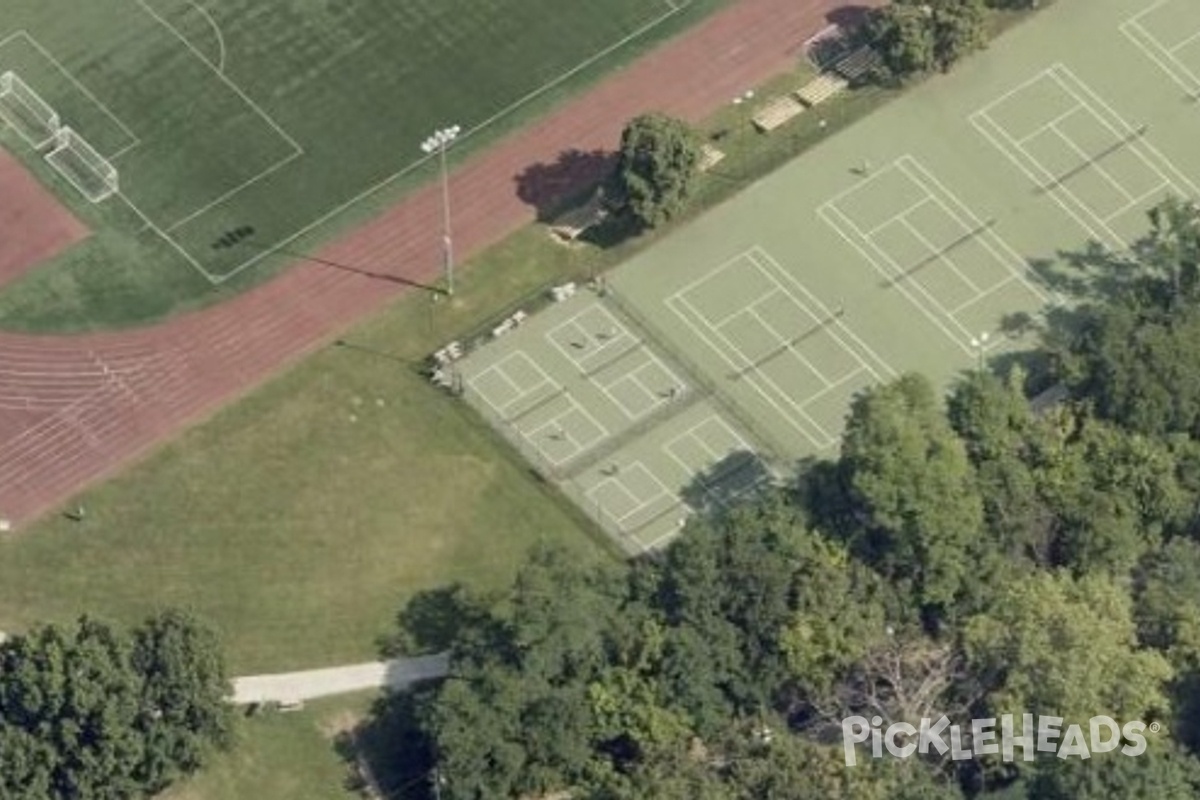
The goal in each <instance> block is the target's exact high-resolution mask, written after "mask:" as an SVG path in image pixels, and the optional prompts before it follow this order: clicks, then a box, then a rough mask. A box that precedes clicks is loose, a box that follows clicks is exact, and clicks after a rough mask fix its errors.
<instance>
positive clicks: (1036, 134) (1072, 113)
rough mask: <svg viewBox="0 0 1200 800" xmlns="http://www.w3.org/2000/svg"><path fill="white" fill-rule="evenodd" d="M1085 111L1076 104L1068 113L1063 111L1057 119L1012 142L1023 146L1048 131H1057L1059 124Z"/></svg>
mask: <svg viewBox="0 0 1200 800" xmlns="http://www.w3.org/2000/svg"><path fill="white" fill-rule="evenodd" d="M1086 110H1087V106H1085V105H1081V104H1076V105H1074V106H1072V107H1071V109H1070V110H1069V111H1064V112H1063V113H1062V114H1059V115H1058V116H1057V117H1055V118H1054V119H1052V120H1050V121H1049V122H1047V123H1046V124H1044V125H1039V126H1038V127H1036V128H1034V129H1033V132H1032V133H1027V134H1025V135H1024V136H1022V137H1021V138H1020V139H1016V138H1014V139H1013V141H1015V142H1017V143H1018V144H1022V145H1023V144H1025V143H1026V142H1028V141H1030V140H1031V139H1036V138H1037V137H1039V136H1041V135H1042V134H1043V133H1045V132H1046V131H1050V130H1053V131H1058V126H1059V125H1060V124H1061V123H1063V122H1066V121H1067V120H1068V119H1070V118H1071V117H1073V116H1075V115H1076V114H1078V113H1079V112H1080V111H1086ZM1010 136H1011V134H1010Z"/></svg>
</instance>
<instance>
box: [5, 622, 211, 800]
mask: <svg viewBox="0 0 1200 800" xmlns="http://www.w3.org/2000/svg"><path fill="white" fill-rule="evenodd" d="M228 692H229V687H228V685H227V681H226V678H225V668H224V663H223V660H222V656H221V653H220V649H219V647H218V644H217V641H216V638H215V636H214V635H213V634H212V633H211V632H210V631H208V630H207V629H206V628H204V627H203V626H201V625H200V624H198V623H197V622H196V621H195V620H193V619H191V618H189V617H188V616H186V615H183V614H181V613H178V612H165V613H163V614H160V615H158V616H155V617H153V618H151V619H149V620H147V621H146V622H145V623H144V624H143V625H141V626H139V627H137V628H135V629H133V631H131V632H129V631H123V630H120V629H117V628H115V627H113V626H110V625H108V624H105V623H103V622H100V621H98V620H95V619H92V618H88V617H83V618H81V619H80V620H79V621H78V622H77V623H75V624H74V625H71V626H58V625H45V626H42V627H39V628H35V629H33V630H31V631H29V632H27V633H24V634H19V635H16V636H13V637H12V638H10V639H8V640H6V641H5V642H3V643H2V644H0V763H2V764H3V765H4V769H2V770H0V797H4V798H9V797H11V798H23V799H24V798H29V800H55V799H56V798H64V799H65V798H101V799H102V798H114V800H115V799H117V798H122V799H123V798H136V797H148V796H150V795H152V794H155V793H157V792H159V791H161V790H163V789H164V788H166V787H167V786H168V785H170V784H171V783H172V782H173V781H174V780H176V779H177V778H179V777H181V776H183V775H186V774H189V773H191V772H194V771H195V770H196V769H198V768H199V767H200V766H202V765H203V764H204V763H206V761H207V759H208V756H209V755H210V754H211V752H212V751H213V750H214V749H215V748H219V747H222V746H225V745H227V744H228V743H229V737H230V730H231V729H230V721H231V720H230V712H229V709H228V708H227V706H226V697H227V695H228Z"/></svg>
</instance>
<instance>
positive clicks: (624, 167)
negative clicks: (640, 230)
mask: <svg viewBox="0 0 1200 800" xmlns="http://www.w3.org/2000/svg"><path fill="white" fill-rule="evenodd" d="M701 145H702V141H701V138H700V135H699V134H698V133H697V132H696V131H695V130H694V129H693V128H692V127H691V126H690V125H688V124H687V123H686V122H684V121H682V120H679V119H675V118H674V117H669V116H667V115H665V114H657V113H651V114H642V115H641V116H639V117H635V118H634V119H632V120H631V121H630V122H629V124H628V125H626V126H625V130H624V132H622V134H621V148H620V154H619V155H620V162H619V164H618V167H617V185H618V189H619V192H620V193H621V195H623V197H624V199H625V200H626V201H627V202H628V204H629V210H630V212H631V213H632V214H633V217H634V219H635V220H636V221H637V222H638V223H639V224H641V225H643V226H645V227H647V228H653V227H656V226H658V225H661V224H662V223H663V222H666V221H667V220H668V219H670V218H671V217H673V216H676V215H677V214H679V213H680V212H681V211H682V210H683V208H684V207H685V206H686V204H687V201H688V199H689V198H690V197H691V195H692V193H693V191H694V190H695V185H696V181H697V179H698V178H699V176H700V158H701V152H700V148H701Z"/></svg>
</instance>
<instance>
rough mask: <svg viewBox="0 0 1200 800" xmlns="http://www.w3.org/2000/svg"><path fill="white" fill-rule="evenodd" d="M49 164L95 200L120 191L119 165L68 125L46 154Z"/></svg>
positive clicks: (62, 129)
mask: <svg viewBox="0 0 1200 800" xmlns="http://www.w3.org/2000/svg"><path fill="white" fill-rule="evenodd" d="M46 163H48V164H49V165H50V166H52V167H54V169H56V170H57V171H58V173H59V174H60V175H62V176H63V177H64V178H66V179H67V180H68V181H69V182H70V183H71V185H72V186H74V187H75V188H76V189H78V190H79V192H80V193H81V194H82V195H83V196H84V197H86V198H87V199H88V200H91V201H92V202H93V203H99V202H100V201H101V200H104V199H106V198H109V197H111V196H112V195H114V194H116V193H117V192H118V191H119V190H120V186H119V185H118V183H117V168H116V167H114V166H113V165H112V164H110V163H109V162H108V160H107V159H105V158H104V157H103V156H102V155H100V154H99V153H97V152H96V150H95V148H93V147H92V146H91V145H90V144H88V143H87V142H86V141H85V140H84V139H83V137H82V136H80V135H79V134H78V133H76V132H75V131H73V130H71V128H70V127H68V126H66V125H64V126H63V127H62V128H60V129H59V131H58V135H57V136H55V139H54V149H53V150H51V151H50V152H49V153H47V154H46Z"/></svg>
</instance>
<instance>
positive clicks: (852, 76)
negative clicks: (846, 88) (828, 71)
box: [833, 47, 882, 83]
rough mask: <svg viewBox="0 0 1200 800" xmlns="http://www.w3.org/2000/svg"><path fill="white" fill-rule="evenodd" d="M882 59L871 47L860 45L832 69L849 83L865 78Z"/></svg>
mask: <svg viewBox="0 0 1200 800" xmlns="http://www.w3.org/2000/svg"><path fill="white" fill-rule="evenodd" d="M881 62H882V59H880V57H879V53H878V52H876V51H875V48H873V47H860V48H858V49H857V50H855V51H854V52H853V53H851V54H850V55H848V56H846V57H845V58H843V59H841V60H840V61H838V62H837V64H835V65H834V67H833V69H834V71H835V72H837V73H838V74H839V75H841V76H842V77H843V78H845V79H846V80H848V81H850V82H851V83H855V82H857V81H859V80H861V79H863V78H865V77H866V76H867V75H868V74H870V72H871V71H872V70H874V69H875V68H876V67H878V66H879V65H880V63H881Z"/></svg>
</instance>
